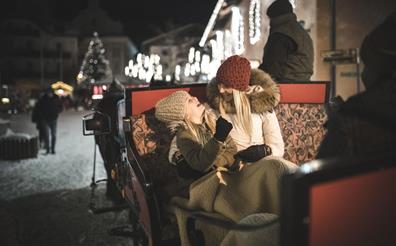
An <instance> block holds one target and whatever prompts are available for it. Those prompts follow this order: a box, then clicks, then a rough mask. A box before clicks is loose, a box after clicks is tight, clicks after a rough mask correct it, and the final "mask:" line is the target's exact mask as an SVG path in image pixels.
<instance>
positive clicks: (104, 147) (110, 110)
mask: <svg viewBox="0 0 396 246" xmlns="http://www.w3.org/2000/svg"><path fill="white" fill-rule="evenodd" d="M123 97H124V89H123V87H122V85H121V84H120V83H119V82H118V81H117V80H114V81H113V82H112V83H111V84H110V86H109V90H108V91H106V92H105V93H104V95H103V99H102V100H101V101H100V102H99V103H98V105H97V107H96V110H97V111H99V112H101V113H103V114H106V115H107V116H109V117H110V134H105V135H97V136H95V141H96V144H97V145H98V146H99V151H100V154H101V156H102V159H103V164H104V167H105V169H106V173H107V183H106V196H107V197H108V198H109V199H110V200H112V201H113V202H115V203H122V202H123V198H122V196H121V193H120V192H119V191H118V188H117V185H116V183H115V182H114V180H113V178H112V177H111V171H112V169H114V167H115V163H117V162H118V161H120V159H119V157H120V142H119V139H118V131H117V129H118V127H117V117H118V115H117V103H118V101H119V100H121V99H122V98H123Z"/></svg>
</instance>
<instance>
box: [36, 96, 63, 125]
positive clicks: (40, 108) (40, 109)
mask: <svg viewBox="0 0 396 246" xmlns="http://www.w3.org/2000/svg"><path fill="white" fill-rule="evenodd" d="M36 107H37V113H38V114H37V116H36V117H38V119H42V120H45V121H47V122H50V121H54V120H57V119H58V116H59V114H60V113H61V112H62V110H63V105H62V101H61V99H60V98H59V97H58V96H57V95H55V94H53V96H52V97H50V96H48V95H47V94H45V95H43V96H42V97H41V98H40V99H39V101H38V102H37V106H36Z"/></svg>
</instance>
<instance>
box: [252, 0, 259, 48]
mask: <svg viewBox="0 0 396 246" xmlns="http://www.w3.org/2000/svg"><path fill="white" fill-rule="evenodd" d="M260 12H261V6H260V0H250V5H249V41H250V44H255V43H257V41H259V40H260V37H261V16H260Z"/></svg>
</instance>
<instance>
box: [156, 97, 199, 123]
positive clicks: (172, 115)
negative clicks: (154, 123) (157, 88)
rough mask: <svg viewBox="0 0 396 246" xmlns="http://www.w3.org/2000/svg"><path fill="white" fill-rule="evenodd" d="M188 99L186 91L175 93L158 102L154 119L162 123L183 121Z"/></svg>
mask: <svg viewBox="0 0 396 246" xmlns="http://www.w3.org/2000/svg"><path fill="white" fill-rule="evenodd" d="M190 97H191V96H190V94H188V92H186V91H176V92H174V93H172V94H170V95H169V96H167V97H165V98H163V99H161V100H159V101H158V102H157V104H156V105H155V117H156V118H157V119H158V120H160V121H162V122H164V123H171V122H174V121H182V120H184V117H185V113H186V105H187V101H188V99H189V98H190Z"/></svg>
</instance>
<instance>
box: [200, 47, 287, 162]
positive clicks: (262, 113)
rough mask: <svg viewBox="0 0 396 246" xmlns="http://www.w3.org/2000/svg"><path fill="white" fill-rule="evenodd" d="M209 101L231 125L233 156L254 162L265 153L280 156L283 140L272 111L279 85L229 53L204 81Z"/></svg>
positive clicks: (260, 71) (241, 58) (282, 151)
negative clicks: (208, 80) (210, 77)
mask: <svg viewBox="0 0 396 246" xmlns="http://www.w3.org/2000/svg"><path fill="white" fill-rule="evenodd" d="M207 96H208V100H209V104H210V106H211V107H212V108H214V109H215V110H216V111H217V112H218V113H219V114H220V115H221V116H222V117H223V118H225V119H226V120H228V121H230V122H231V123H232V124H233V126H234V128H233V130H232V131H231V133H230V136H231V138H232V139H233V140H234V142H235V143H236V145H237V148H238V151H239V153H238V155H237V157H238V158H240V159H242V160H244V161H246V162H254V161H257V160H259V159H261V158H263V157H266V156H274V157H283V154H284V142H283V139H282V134H281V130H280V127H279V123H278V119H277V117H276V115H275V112H274V111H273V109H274V107H275V106H276V105H277V104H278V102H279V99H280V92H279V88H278V86H277V85H276V83H275V82H274V81H273V80H272V79H271V77H270V76H269V75H268V74H267V73H265V72H264V71H262V70H258V69H253V70H252V69H251V67H250V62H249V61H248V60H247V59H246V58H243V57H240V56H237V55H235V56H231V57H229V58H228V59H227V60H225V61H224V62H223V63H222V64H221V66H220V67H219V69H218V71H217V74H216V77H215V78H214V79H213V80H212V81H211V82H210V83H209V84H208V90H207Z"/></svg>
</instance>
